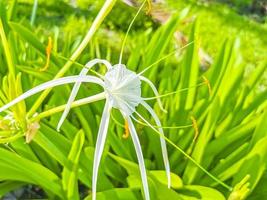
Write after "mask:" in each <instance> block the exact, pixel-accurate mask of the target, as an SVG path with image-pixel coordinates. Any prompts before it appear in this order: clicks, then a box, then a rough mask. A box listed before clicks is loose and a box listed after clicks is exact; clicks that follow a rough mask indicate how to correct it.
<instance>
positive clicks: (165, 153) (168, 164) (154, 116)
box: [141, 101, 171, 188]
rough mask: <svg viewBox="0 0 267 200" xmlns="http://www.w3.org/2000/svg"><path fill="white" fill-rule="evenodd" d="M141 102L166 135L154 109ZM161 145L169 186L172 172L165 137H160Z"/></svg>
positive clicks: (161, 131)
mask: <svg viewBox="0 0 267 200" xmlns="http://www.w3.org/2000/svg"><path fill="white" fill-rule="evenodd" d="M141 104H142V105H143V106H144V107H145V108H146V109H147V110H148V112H149V113H150V114H151V115H152V117H153V119H154V120H155V122H156V124H157V126H158V127H159V128H158V130H159V132H160V133H161V134H162V135H164V132H163V129H162V128H161V127H162V126H161V123H160V120H159V118H158V116H157V114H156V113H155V112H154V110H153V109H152V108H151V107H150V106H149V105H148V104H147V103H146V102H145V101H142V102H141ZM160 145H161V150H162V156H163V161H164V165H165V169H166V175H167V180H168V188H170V187H171V172H170V163H169V159H168V151H167V147H166V142H165V139H164V138H163V137H160Z"/></svg>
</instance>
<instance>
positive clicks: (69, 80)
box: [0, 76, 104, 112]
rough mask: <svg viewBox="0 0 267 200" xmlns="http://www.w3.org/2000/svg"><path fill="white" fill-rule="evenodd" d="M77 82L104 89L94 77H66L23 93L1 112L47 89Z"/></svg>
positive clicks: (99, 80)
mask: <svg viewBox="0 0 267 200" xmlns="http://www.w3.org/2000/svg"><path fill="white" fill-rule="evenodd" d="M77 81H81V82H92V83H96V84H99V85H101V86H102V87H104V85H103V81H102V80H101V79H99V78H96V77H94V76H83V77H80V76H68V77H64V78H59V79H55V80H52V81H48V82H45V83H43V84H41V85H38V86H36V87H34V88H32V89H30V90H28V91H27V92H25V93H23V94H22V95H20V96H19V97H17V98H16V99H14V100H13V101H11V102H9V103H8V104H6V105H4V106H3V107H1V108H0V112H2V111H4V110H6V109H8V108H10V107H11V106H13V105H15V104H16V103H19V102H20V101H22V100H24V99H26V98H28V97H30V96H32V95H34V94H36V93H38V92H41V91H43V90H45V89H48V88H52V87H55V86H59V85H64V84H68V83H75V82H77Z"/></svg>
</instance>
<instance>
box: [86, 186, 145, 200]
mask: <svg viewBox="0 0 267 200" xmlns="http://www.w3.org/2000/svg"><path fill="white" fill-rule="evenodd" d="M91 199H92V195H89V196H87V197H86V198H85V200H91ZM96 199H97V200H139V199H140V197H138V195H136V194H135V193H134V191H133V190H131V189H129V188H114V189H111V190H106V191H103V192H97V193H96Z"/></svg>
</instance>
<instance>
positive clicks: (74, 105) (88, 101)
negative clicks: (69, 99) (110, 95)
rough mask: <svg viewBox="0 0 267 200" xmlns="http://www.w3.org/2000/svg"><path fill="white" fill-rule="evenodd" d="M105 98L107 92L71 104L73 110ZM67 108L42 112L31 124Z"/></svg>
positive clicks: (59, 107) (63, 106) (56, 108)
mask: <svg viewBox="0 0 267 200" xmlns="http://www.w3.org/2000/svg"><path fill="white" fill-rule="evenodd" d="M105 97H106V96H105V92H101V93H99V94H96V95H94V96H90V97H87V98H83V99H79V100H77V101H74V102H73V103H72V104H71V108H75V107H78V106H81V105H85V104H88V103H92V102H95V101H99V100H103V99H105ZM65 108H66V104H65V105H62V106H58V107H55V108H52V109H50V110H47V111H44V112H41V113H39V114H38V115H36V116H34V117H32V118H31V119H30V121H31V122H33V121H39V120H40V119H42V118H45V117H48V116H51V115H53V114H55V113H58V112H61V111H63V110H64V109H65Z"/></svg>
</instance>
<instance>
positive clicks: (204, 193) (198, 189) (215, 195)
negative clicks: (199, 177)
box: [179, 185, 225, 200]
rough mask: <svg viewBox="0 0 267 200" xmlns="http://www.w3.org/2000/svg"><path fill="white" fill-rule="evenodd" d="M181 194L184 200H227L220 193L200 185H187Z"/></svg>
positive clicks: (180, 191)
mask: <svg viewBox="0 0 267 200" xmlns="http://www.w3.org/2000/svg"><path fill="white" fill-rule="evenodd" d="M179 193H182V194H180V195H181V196H182V199H183V200H199V199H201V200H215V199H216V200H225V197H224V196H223V195H222V194H221V193H220V192H219V191H217V190H215V189H213V188H210V187H205V186H200V185H187V186H185V187H184V188H183V189H182V190H179Z"/></svg>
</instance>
